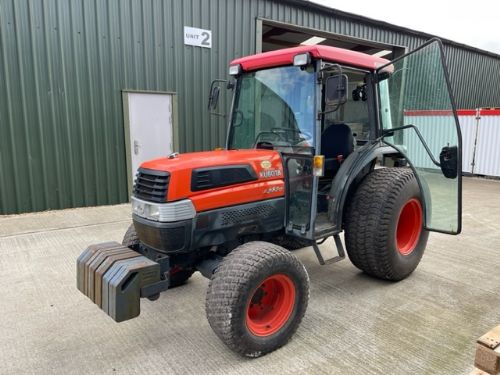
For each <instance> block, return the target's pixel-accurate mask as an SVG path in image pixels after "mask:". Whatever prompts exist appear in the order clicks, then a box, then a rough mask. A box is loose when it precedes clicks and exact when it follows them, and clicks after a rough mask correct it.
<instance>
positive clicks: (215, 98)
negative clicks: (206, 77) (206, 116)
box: [208, 85, 220, 111]
mask: <svg viewBox="0 0 500 375" xmlns="http://www.w3.org/2000/svg"><path fill="white" fill-rule="evenodd" d="M219 95H220V87H219V86H215V85H212V88H211V89H210V94H209V96H208V110H209V111H214V110H215V109H216V108H217V105H218V104H219Z"/></svg>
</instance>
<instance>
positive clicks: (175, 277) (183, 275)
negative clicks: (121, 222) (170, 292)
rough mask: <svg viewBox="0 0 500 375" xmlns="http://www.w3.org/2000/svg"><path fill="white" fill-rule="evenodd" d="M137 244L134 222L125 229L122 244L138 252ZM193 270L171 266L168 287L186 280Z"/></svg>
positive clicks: (183, 282) (178, 284)
mask: <svg viewBox="0 0 500 375" xmlns="http://www.w3.org/2000/svg"><path fill="white" fill-rule="evenodd" d="M139 244H140V241H139V237H137V233H136V231H135V227H134V224H130V226H129V227H128V229H127V231H126V232H125V235H124V236H123V240H122V245H123V246H127V247H128V248H130V249H132V250H135V251H137V252H140V251H139ZM153 260H154V259H153ZM194 271H195V270H192V269H184V268H179V267H172V270H171V271H170V280H169V281H170V284H169V287H168V288H169V289H170V288H175V287H176V286H180V285H183V284H185V283H186V281H188V279H189V278H190V277H191V276H192V275H193V273H194Z"/></svg>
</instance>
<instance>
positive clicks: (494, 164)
mask: <svg viewBox="0 0 500 375" xmlns="http://www.w3.org/2000/svg"><path fill="white" fill-rule="evenodd" d="M499 145H500V115H497V116H488V115H486V116H484V115H482V116H481V120H480V121H479V126H478V134H477V144H476V157H475V165H474V174H479V175H486V176H496V177H500V147H498V146H499Z"/></svg>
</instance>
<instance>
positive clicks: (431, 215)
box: [377, 39, 462, 234]
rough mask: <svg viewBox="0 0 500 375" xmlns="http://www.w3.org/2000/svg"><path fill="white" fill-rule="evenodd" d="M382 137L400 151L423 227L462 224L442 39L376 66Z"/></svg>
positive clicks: (450, 229) (458, 145)
mask: <svg viewBox="0 0 500 375" xmlns="http://www.w3.org/2000/svg"><path fill="white" fill-rule="evenodd" d="M377 77H378V82H379V83H378V93H379V96H378V98H379V104H378V105H379V115H380V122H381V129H380V130H381V132H382V134H381V136H382V139H383V141H384V142H385V143H386V144H388V145H390V146H392V147H394V148H395V149H397V150H398V151H399V152H400V153H401V154H403V155H404V156H405V158H406V159H407V161H408V164H409V166H410V167H411V168H412V169H413V171H414V173H415V175H416V177H417V180H418V183H419V185H420V189H421V191H422V193H423V196H424V201H425V202H424V203H425V209H424V211H425V221H424V225H425V228H426V229H427V230H430V231H435V232H442V233H449V234H458V233H460V231H461V227H462V136H461V133H460V127H459V123H458V118H457V113H456V108H455V103H454V99H453V95H452V94H451V89H450V84H449V78H448V71H447V69H446V65H445V61H444V54H443V47H442V43H441V41H440V40H438V39H432V40H431V41H429V42H427V43H425V44H424V45H422V46H421V47H419V48H417V49H416V50H414V51H412V52H410V53H408V54H406V55H404V56H402V57H400V58H398V59H395V60H393V61H392V62H391V63H390V64H387V65H385V66H382V67H380V68H379V69H378V70H377Z"/></svg>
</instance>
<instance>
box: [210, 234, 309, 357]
mask: <svg viewBox="0 0 500 375" xmlns="http://www.w3.org/2000/svg"><path fill="white" fill-rule="evenodd" d="M308 300H309V277H308V275H307V272H306V270H305V268H304V266H303V265H302V264H301V263H300V262H299V260H298V259H297V258H296V257H295V256H294V255H293V254H291V253H290V252H289V251H287V250H285V249H283V248H282V247H280V246H277V245H275V244H271V243H267V242H248V243H246V244H243V245H241V246H239V247H238V248H237V249H235V250H233V251H232V252H231V253H230V254H229V255H228V256H227V257H226V258H225V259H224V260H223V261H222V263H221V264H220V265H219V267H218V268H217V270H216V271H215V273H214V275H213V277H212V280H211V281H210V285H209V287H208V292H207V299H206V313H207V318H208V322H209V323H210V326H211V327H212V329H213V330H214V332H215V333H216V334H217V336H219V338H220V339H221V340H222V341H223V342H224V343H225V344H226V345H227V346H228V347H229V348H231V349H232V350H234V351H235V352H237V353H240V354H242V355H245V356H249V357H259V356H261V355H263V354H266V353H269V352H271V351H273V350H275V349H277V348H279V347H281V346H283V345H284V344H286V342H287V341H288V340H289V339H290V338H291V337H292V335H293V334H294V333H295V331H296V330H297V328H298V326H299V324H300V322H301V320H302V317H303V316H304V313H305V311H306V309H307V302H308Z"/></svg>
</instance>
